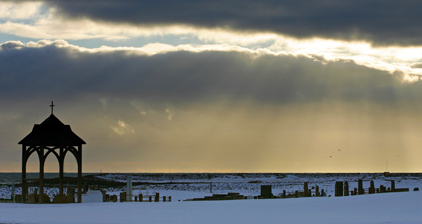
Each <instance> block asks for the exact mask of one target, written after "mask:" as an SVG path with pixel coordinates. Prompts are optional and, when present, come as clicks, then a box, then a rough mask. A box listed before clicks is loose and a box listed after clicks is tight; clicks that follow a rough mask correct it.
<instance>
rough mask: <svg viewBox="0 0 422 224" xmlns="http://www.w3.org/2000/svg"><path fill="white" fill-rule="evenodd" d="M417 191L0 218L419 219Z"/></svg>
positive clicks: (24, 208)
mask: <svg viewBox="0 0 422 224" xmlns="http://www.w3.org/2000/svg"><path fill="white" fill-rule="evenodd" d="M421 206H422V193H421V192H420V191H419V192H413V191H411V192H405V193H384V194H375V195H362V196H349V197H323V198H321V197H318V198H316V197H314V198H299V199H262V200H234V201H197V202H196V201H188V202H183V201H182V202H178V201H173V202H169V203H162V202H159V203H139V202H138V203H136V202H125V203H86V204H43V205H36V204H11V203H0V223H21V224H26V223H28V224H29V223H37V224H41V223H176V224H178V223H180V224H182V223H212V224H215V223H321V224H322V223H324V224H328V223H336V224H340V223H374V224H375V223H377V224H381V223H413V224H414V223H422V215H421Z"/></svg>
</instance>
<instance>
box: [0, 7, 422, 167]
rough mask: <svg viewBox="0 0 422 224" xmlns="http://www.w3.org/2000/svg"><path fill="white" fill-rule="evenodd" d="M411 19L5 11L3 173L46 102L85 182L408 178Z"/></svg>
mask: <svg viewBox="0 0 422 224" xmlns="http://www.w3.org/2000/svg"><path fill="white" fill-rule="evenodd" d="M421 6H422V5H421V4H420V3H418V2H417V1H342V2H337V1H283V2H279V1H270V0H268V1H253V0H249V1H242V2H239V1H212V2H209V1H178V2H174V1H154V2H144V1H131V0H124V1H115V0H107V1H60V0H57V1H2V2H0V15H1V16H0V71H1V72H0V103H1V105H3V106H2V110H1V111H0V153H1V154H2V156H1V157H0V161H1V165H0V167H1V171H4V172H9V171H19V170H20V167H21V162H20V157H21V155H20V147H19V145H17V142H19V141H20V140H21V139H22V138H23V137H25V136H26V135H27V134H28V133H29V132H30V131H31V129H32V126H33V124H36V123H37V124H38V123H41V122H42V121H43V120H44V119H46V118H47V117H48V116H49V111H50V108H49V107H48V105H49V104H50V103H51V101H52V100H53V101H54V102H55V104H56V105H57V106H56V108H55V115H56V116H57V117H58V118H59V119H61V120H62V122H64V123H65V124H70V125H71V126H72V129H73V130H74V132H76V133H77V134H78V135H79V136H80V137H82V138H83V139H84V140H85V141H86V142H87V145H86V146H85V148H84V149H85V150H84V171H86V172H95V171H99V170H100V169H102V170H103V172H383V171H385V164H386V162H387V161H388V164H389V167H390V169H391V171H393V172H394V171H397V172H399V171H400V172H419V171H420V170H421V169H422V167H421V165H420V164H422V163H421V162H422V161H420V160H421V159H419V158H422V157H421V152H420V150H419V149H420V148H421V146H422V142H421V141H420V140H419V133H420V132H421V131H422V130H421V127H422V125H421V124H422V120H421V119H420V114H421V112H422V104H421V102H422V101H421V98H422V90H421V82H420V75H421V74H422V69H421V68H422V56H421V55H422V54H421V52H422V41H421V40H422V38H421V37H422V33H421V32H422V31H421V30H422V29H421V27H420V22H419V21H420V19H421V18H420V17H421V15H420V13H419V12H420V10H419V9H420V7H421ZM338 149H341V151H338ZM32 157H33V158H32ZM68 160H69V170H68V171H69V172H71V171H76V169H75V166H73V163H74V161H73V162H72V159H71V158H68ZM28 167H29V168H30V169H32V170H33V171H36V170H37V169H38V168H37V167H38V163H37V159H36V158H35V156H31V158H30V160H29V163H28ZM46 167H47V170H50V171H55V170H57V169H58V164H57V162H56V161H54V158H48V160H47V164H46Z"/></svg>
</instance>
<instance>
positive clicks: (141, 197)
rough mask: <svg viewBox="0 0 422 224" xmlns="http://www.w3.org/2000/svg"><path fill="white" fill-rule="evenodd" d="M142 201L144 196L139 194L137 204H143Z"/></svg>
mask: <svg viewBox="0 0 422 224" xmlns="http://www.w3.org/2000/svg"><path fill="white" fill-rule="evenodd" d="M143 201H144V196H143V195H142V194H139V202H143Z"/></svg>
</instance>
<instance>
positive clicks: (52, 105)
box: [50, 101, 55, 114]
mask: <svg viewBox="0 0 422 224" xmlns="http://www.w3.org/2000/svg"><path fill="white" fill-rule="evenodd" d="M54 106H55V105H54V104H53V101H51V105H50V107H51V114H53V107H54Z"/></svg>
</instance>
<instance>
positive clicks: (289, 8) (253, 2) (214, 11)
mask: <svg viewBox="0 0 422 224" xmlns="http://www.w3.org/2000/svg"><path fill="white" fill-rule="evenodd" d="M46 3H47V4H49V5H51V6H54V7H57V8H58V11H57V14H58V15H62V16H67V17H71V18H83V17H88V18H92V19H95V20H102V21H107V22H117V23H132V24H142V25H154V24H177V23H180V24H191V25H196V26H203V27H228V28H232V29H235V30H240V31H243V30H245V31H247V30H252V31H272V32H277V33H282V34H288V35H291V36H296V37H300V38H305V37H312V36H320V37H328V38H340V39H346V40H351V39H366V40H369V41H372V42H373V43H374V44H376V45H385V44H399V45H415V44H416V45H420V44H422V38H421V37H422V29H421V23H420V21H421V20H422V14H421V13H420V9H421V3H420V2H419V1H413V0H404V1H391V0H375V1H365V0H357V1H332V0H320V1H309V0H287V1H274V0H265V1H262V0H259V1H258V0H246V1H234V0H224V1H222V0H221V1H191V0H184V1H168V0H158V1H132V0H125V1H118V0H106V1H67V0H57V1H46Z"/></svg>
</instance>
